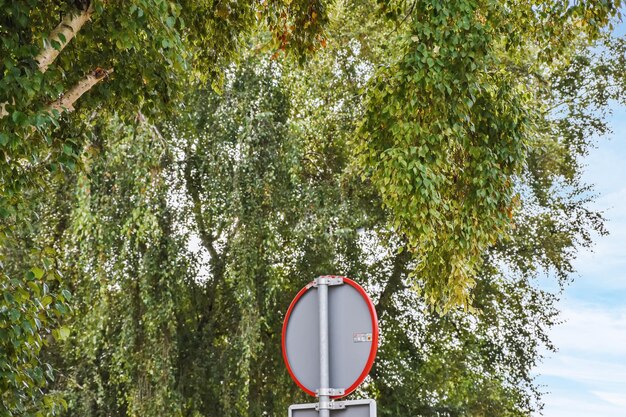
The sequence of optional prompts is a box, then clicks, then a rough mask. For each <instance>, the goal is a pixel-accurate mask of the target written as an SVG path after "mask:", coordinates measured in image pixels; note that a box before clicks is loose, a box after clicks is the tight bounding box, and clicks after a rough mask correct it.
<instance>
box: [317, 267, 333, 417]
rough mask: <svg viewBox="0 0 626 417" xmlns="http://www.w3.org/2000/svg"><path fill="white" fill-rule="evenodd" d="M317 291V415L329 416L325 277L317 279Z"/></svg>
mask: <svg viewBox="0 0 626 417" xmlns="http://www.w3.org/2000/svg"><path fill="white" fill-rule="evenodd" d="M317 291H318V299H319V313H320V390H319V393H320V395H319V417H330V410H329V407H330V396H329V395H327V394H328V389H329V388H330V376H329V361H328V283H327V282H326V280H325V279H318V286H317ZM322 394H324V395H322Z"/></svg>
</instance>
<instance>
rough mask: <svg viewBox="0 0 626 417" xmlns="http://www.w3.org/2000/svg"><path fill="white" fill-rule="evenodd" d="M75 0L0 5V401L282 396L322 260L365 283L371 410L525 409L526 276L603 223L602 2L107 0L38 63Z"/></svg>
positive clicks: (19, 411)
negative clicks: (371, 328)
mask: <svg viewBox="0 0 626 417" xmlns="http://www.w3.org/2000/svg"><path fill="white" fill-rule="evenodd" d="M75 3H76V4H74V3H72V4H69V3H65V2H60V1H54V2H36V1H34V0H32V1H30V2H22V3H18V2H12V3H10V4H7V3H6V2H3V1H2V0H0V6H2V10H3V12H2V14H1V15H0V24H1V25H2V26H1V28H0V29H1V30H0V38H1V40H2V43H0V56H2V61H1V62H0V70H1V71H2V74H3V76H2V79H0V104H2V103H4V107H5V108H6V110H7V112H8V114H7V116H6V117H3V118H1V119H0V152H2V156H3V158H1V159H0V160H1V161H2V162H0V190H1V192H0V216H2V218H3V222H2V223H1V224H0V241H1V242H2V245H1V246H0V260H1V261H2V266H1V270H0V274H1V275H0V286H1V288H2V297H3V298H2V299H0V336H2V338H1V339H0V347H2V350H1V351H0V352H2V353H1V355H4V356H0V360H1V361H2V362H0V365H1V368H0V372H2V374H1V377H0V386H2V387H3V392H4V393H3V394H2V395H3V397H2V399H3V403H2V404H3V407H4V409H2V410H1V411H2V412H3V413H4V414H6V415H29V413H30V415H46V414H62V415H82V416H94V417H95V416H130V415H141V416H157V415H173V416H216V415H219V416H256V415H264V414H267V415H279V414H283V413H284V412H285V409H286V407H287V405H288V404H290V403H293V402H302V401H307V400H310V398H305V397H304V395H303V394H302V393H300V392H299V391H298V390H297V388H296V387H295V385H294V384H293V383H292V382H291V380H290V379H289V377H288V375H287V373H286V371H285V370H284V367H283V364H282V358H281V355H280V351H279V346H280V343H279V340H280V330H281V325H282V319H283V315H284V312H285V309H286V307H287V306H288V304H289V301H290V300H291V298H292V297H293V295H294V294H295V293H296V291H297V290H299V289H300V288H301V287H302V286H303V285H304V284H305V283H306V282H308V281H309V280H310V279H312V278H313V277H315V276H316V275H319V274H328V273H339V274H345V275H348V276H351V277H354V278H355V279H357V280H358V281H359V282H361V283H362V284H363V285H365V286H366V287H367V288H368V290H369V291H370V292H371V293H373V294H374V298H375V301H376V309H377V311H378V313H379V316H380V319H381V324H382V329H383V334H382V338H381V346H380V355H379V360H378V361H377V363H376V365H375V367H374V369H373V371H372V374H371V378H369V379H368V381H367V382H366V384H364V385H363V387H362V389H361V390H360V392H359V393H358V394H357V395H370V396H374V397H375V398H377V400H378V401H379V413H380V414H381V415H422V416H433V417H434V416H449V417H451V416H461V415H463V416H483V415H502V416H527V415H529V414H530V413H531V412H533V411H535V410H537V409H539V408H540V407H541V401H540V393H539V392H538V390H537V387H536V386H535V383H534V382H533V379H532V375H531V371H532V368H533V366H534V365H535V364H536V363H537V361H538V360H540V350H541V348H542V347H547V348H548V349H550V348H551V347H552V346H551V344H550V342H549V340H548V338H547V336H546V330H547V329H548V328H549V327H550V326H551V325H553V324H554V322H555V317H556V311H555V307H554V302H555V297H554V296H553V295H551V294H547V293H545V292H542V291H540V290H538V289H537V288H535V287H534V285H533V282H532V279H533V278H534V277H535V276H536V275H537V274H538V273H540V272H541V271H553V272H555V273H556V274H557V275H558V276H559V278H560V279H561V282H562V283H563V282H565V280H566V279H567V276H568V273H569V272H570V271H571V260H572V257H573V256H574V254H575V250H576V248H577V247H578V246H581V245H588V244H589V243H590V240H591V233H592V232H593V231H599V232H602V231H603V229H602V219H601V217H600V216H599V215H598V214H597V213H594V212H592V211H590V210H588V209H587V207H586V206H587V203H588V201H589V198H588V188H587V187H585V185H584V184H582V183H581V182H580V170H581V167H580V166H579V163H578V161H579V159H578V158H579V156H580V155H584V153H585V152H586V151H587V149H588V148H589V146H590V145H591V137H592V136H593V135H594V134H597V133H599V134H602V133H604V132H605V131H606V129H607V127H606V125H605V124H604V121H603V120H604V119H603V118H602V115H601V114H598V113H597V112H595V110H594V109H593V108H596V107H598V108H603V107H604V106H606V104H607V103H608V100H611V99H615V98H619V97H620V96H619V94H620V92H621V91H622V90H623V79H622V76H621V74H622V72H623V71H622V68H623V62H622V61H623V56H622V55H623V49H624V46H623V45H624V44H623V42H622V41H621V40H610V39H609V40H606V42H607V45H611V47H612V48H613V50H614V51H616V54H617V55H613V54H611V53H610V49H609V48H605V49H603V50H602V51H600V52H597V51H596V52H593V51H592V50H590V49H589V48H588V44H589V42H590V41H591V40H593V39H595V38H596V37H597V36H599V34H600V32H599V31H600V30H601V29H602V28H603V27H605V26H606V25H607V21H608V19H609V18H610V17H611V16H612V15H614V14H615V13H616V12H615V7H616V6H617V5H616V4H613V3H611V2H594V1H592V2H585V3H577V4H572V5H565V4H561V3H560V2H549V1H546V2H533V3H531V4H527V3H523V2H496V1H465V2H452V3H449V4H448V3H445V2H444V3H443V4H442V3H441V2H427V1H416V2H411V3H408V2H400V1H398V2H396V1H394V2H374V1H361V0H359V1H357V0H351V1H338V2H337V3H335V4H333V5H330V4H329V3H327V2H309V1H303V0H292V1H278V0H276V1H267V2H261V3H258V2H222V1H219V2H213V1H183V0H180V1H178V2H167V1H162V0H133V1H131V2H125V3H124V5H123V7H122V5H121V4H118V3H117V2H114V1H103V2H95V3H94V14H93V16H92V18H91V21H90V22H88V23H87V24H86V25H85V26H84V27H83V28H82V29H81V30H80V31H79V33H78V35H77V37H76V38H74V39H72V40H71V41H70V42H69V43H68V44H67V46H66V47H65V48H64V49H63V51H62V52H61V54H60V55H59V57H58V58H57V59H56V60H55V61H54V62H53V64H52V65H51V66H50V68H49V69H48V70H47V71H45V72H43V73H42V72H41V71H39V69H38V68H37V63H36V62H35V61H34V57H35V56H36V55H37V53H39V52H40V48H41V47H42V46H41V45H43V44H44V43H43V42H42V39H43V38H44V37H45V36H47V34H49V33H50V31H51V30H52V28H53V27H55V26H56V24H57V23H58V22H57V19H58V16H59V15H61V16H65V15H68V14H79V13H81V11H85V10H87V9H85V6H84V5H82V4H83V2H75ZM77 4H78V5H79V6H80V5H82V6H80V7H79V6H77ZM52 46H53V47H54V48H57V49H60V47H61V46H63V45H60V44H59V45H52ZM250 50H253V51H250ZM281 51H285V52H290V53H292V54H293V56H294V57H295V58H296V59H293V60H292V59H282V60H280V59H278V58H280V57H282V52H281ZM313 51H316V52H317V53H316V54H315V55H310V52H313ZM270 56H271V58H270ZM304 57H308V58H309V59H308V60H307V61H306V62H305V61H304V60H303V58H304ZM233 62H235V63H238V64H237V65H234V64H231V63H233ZM96 67H100V68H103V69H108V68H114V70H115V71H114V73H112V74H110V75H109V77H108V78H106V79H103V80H102V81H101V82H100V83H98V84H97V85H95V86H94V87H93V88H92V89H91V90H90V91H88V92H87V93H86V94H85V95H84V96H82V97H81V98H80V99H79V100H78V101H77V102H76V103H75V104H76V106H75V107H76V110H75V111H74V112H71V113H70V112H63V113H59V114H57V113H58V112H50V111H48V110H47V109H48V108H49V106H50V103H51V102H53V101H54V100H56V99H58V98H59V96H60V94H62V93H63V92H67V91H68V88H70V87H71V86H72V85H74V83H75V82H77V81H78V80H80V79H82V78H83V77H84V76H85V75H86V74H87V73H89V72H91V71H93V70H94V68H96ZM209 84H211V85H210V86H209ZM581 86H584V88H580V87H581ZM216 91H219V92H220V93H219V94H218V93H217V92H216ZM68 290H70V291H71V293H72V299H71V300H69V294H70V293H69V292H68ZM416 290H417V291H416ZM470 304H471V306H472V308H468V309H467V310H463V309H459V308H456V306H458V305H465V306H470ZM69 305H71V306H72V310H73V312H74V314H71V315H70V314H68V313H69ZM433 305H435V306H437V307H438V309H436V310H437V311H433V308H432V306H433ZM444 310H447V314H445V315H444V314H441V313H442V311H444ZM25 323H26V324H25ZM5 336H6V337H5ZM5 352H6V354H5ZM47 364H51V365H52V367H53V368H55V369H58V370H59V372H57V373H55V374H52V371H51V369H52V368H51V367H50V365H47ZM53 377H54V378H53ZM20 384H21V385H20ZM25 384H26V385H25ZM60 398H64V399H65V401H66V406H67V410H64V403H63V401H61V400H60ZM37 413H39V414H37ZM4 414H3V415H4Z"/></svg>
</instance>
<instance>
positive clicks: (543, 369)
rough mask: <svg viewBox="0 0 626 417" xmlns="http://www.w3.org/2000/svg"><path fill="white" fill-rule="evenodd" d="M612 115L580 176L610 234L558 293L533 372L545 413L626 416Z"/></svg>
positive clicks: (625, 115) (618, 133) (619, 194)
mask: <svg viewBox="0 0 626 417" xmlns="http://www.w3.org/2000/svg"><path fill="white" fill-rule="evenodd" d="M616 32H617V33H619V34H620V35H622V36H624V33H626V24H624V23H622V24H620V25H619V26H618V27H617V28H616ZM625 70H626V69H625ZM610 120H611V125H612V128H613V131H614V133H613V134H612V135H611V136H610V137H607V138H600V139H599V140H598V142H597V145H598V147H597V149H595V150H593V151H592V152H591V153H590V155H589V156H588V157H587V158H585V161H586V163H587V169H586V172H585V175H584V179H585V180H586V182H587V183H590V184H594V185H595V190H596V192H597V194H598V198H597V199H596V201H595V203H594V204H593V205H592V207H593V208H595V209H598V210H601V211H603V212H604V215H605V217H606V219H607V223H606V227H607V229H608V231H609V233H610V234H609V236H604V237H596V239H595V242H596V244H595V246H594V248H593V252H590V251H583V252H581V253H580V254H579V256H578V259H577V260H576V262H575V266H576V269H577V273H576V274H575V275H574V282H573V283H572V284H571V285H570V286H569V287H568V288H567V289H566V290H565V293H564V294H563V299H562V301H561V303H560V308H561V310H562V312H563V313H562V319H563V320H565V323H563V324H561V325H559V326H557V327H555V328H554V329H553V330H552V332H551V336H552V340H553V341H554V343H555V345H556V346H557V347H558V348H559V352H557V353H553V354H549V355H548V357H547V358H546V359H545V360H544V362H543V364H541V365H540V366H539V367H538V369H537V373H538V374H539V377H538V378H537V382H538V383H540V384H541V385H542V390H543V391H544V392H547V394H546V395H545V396H544V402H545V408H544V410H543V416H545V417H626V108H624V107H623V106H618V105H615V106H614V114H613V116H612V117H611V119H610ZM537 416H538V415H537Z"/></svg>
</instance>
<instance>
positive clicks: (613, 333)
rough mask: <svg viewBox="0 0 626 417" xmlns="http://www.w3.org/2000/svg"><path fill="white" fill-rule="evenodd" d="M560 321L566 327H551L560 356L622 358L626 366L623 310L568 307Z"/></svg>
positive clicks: (625, 325)
mask: <svg viewBox="0 0 626 417" xmlns="http://www.w3.org/2000/svg"><path fill="white" fill-rule="evenodd" d="M561 317H562V318H563V319H564V320H565V323H563V324H561V325H558V326H556V327H554V328H553V330H552V335H551V336H552V341H553V342H554V344H555V345H556V346H557V347H558V348H559V350H560V351H561V352H563V353H566V354H571V353H583V354H597V355H604V354H610V355H624V361H625V363H626V308H625V307H621V308H620V307H616V308H612V309H609V308H608V307H607V306H597V305H596V306H593V305H585V304H580V303H568V304H566V306H565V307H564V308H563V309H562V315H561ZM625 381H626V379H625Z"/></svg>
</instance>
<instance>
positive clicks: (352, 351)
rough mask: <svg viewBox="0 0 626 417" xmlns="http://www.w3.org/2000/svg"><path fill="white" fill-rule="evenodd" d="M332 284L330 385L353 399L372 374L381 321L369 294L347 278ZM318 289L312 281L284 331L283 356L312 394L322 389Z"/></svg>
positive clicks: (289, 313)
mask: <svg viewBox="0 0 626 417" xmlns="http://www.w3.org/2000/svg"><path fill="white" fill-rule="evenodd" d="M323 278H339V280H337V281H339V282H341V281H343V283H342V284H339V285H329V286H328V338H329V342H328V343H329V349H328V352H329V357H330V367H329V368H330V387H328V388H333V389H343V390H344V392H343V394H342V395H335V396H331V398H339V397H343V396H344V395H348V394H349V393H351V392H352V391H354V390H355V389H356V387H358V386H359V384H361V382H363V380H364V379H365V377H366V376H367V374H368V373H369V371H370V369H371V367H372V364H373V362H374V358H375V357H376V350H377V348H378V319H377V317H376V311H375V310H374V304H373V303H372V300H371V299H370V298H369V296H368V295H367V294H366V293H365V290H363V288H362V287H361V286H360V285H359V284H357V283H356V282H354V281H352V280H351V279H349V278H345V277H336V276H326V277H323ZM318 308H319V307H318V291H317V287H316V286H315V281H313V282H311V283H309V284H308V285H307V286H306V287H304V288H303V289H302V290H300V292H299V293H298V294H297V295H296V297H295V298H294V299H293V301H292V302H291V305H290V306H289V309H288V310H287V314H286V315H285V321H284V323H283V332H282V349H283V358H284V360H285V364H286V365H287V370H288V371H289V375H291V378H293V380H294V381H295V382H296V384H298V386H299V387H300V388H302V389H303V390H304V391H305V392H306V393H307V394H309V395H312V396H315V390H316V389H318V388H320V363H319V355H320V335H319V309H318Z"/></svg>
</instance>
